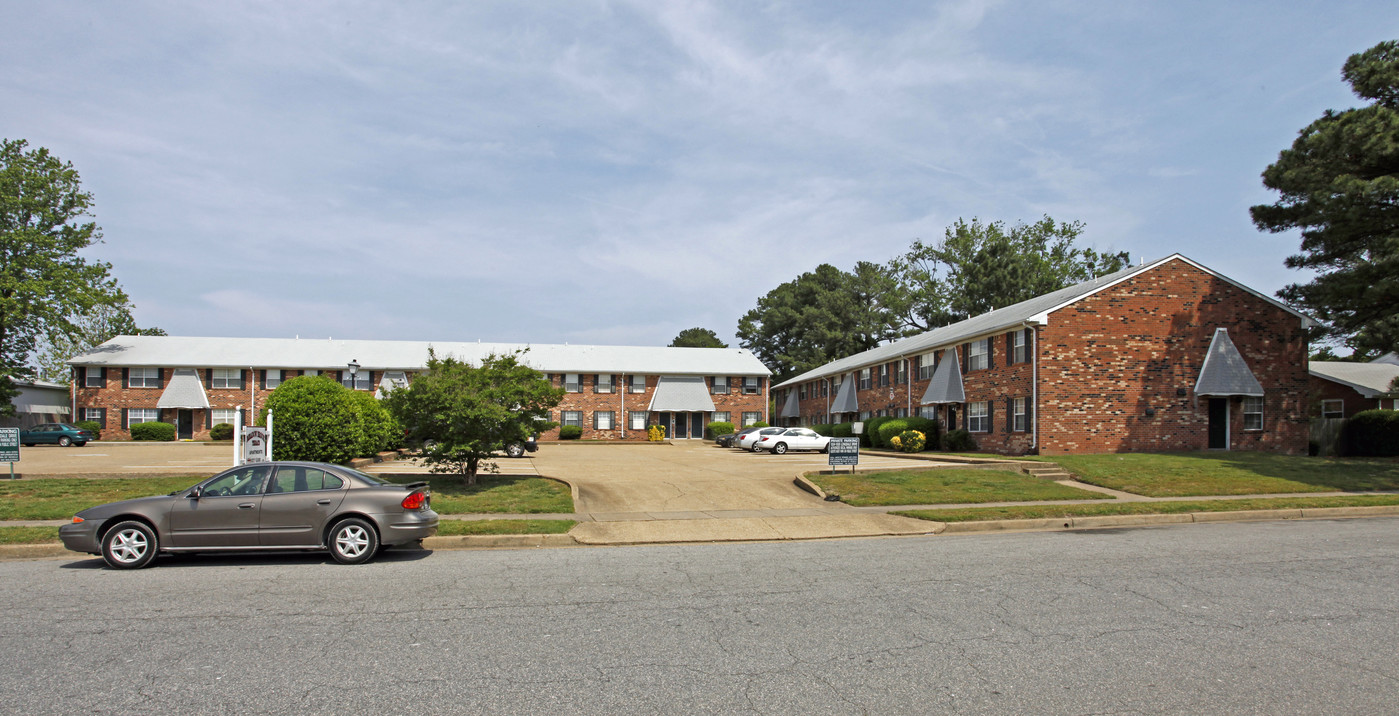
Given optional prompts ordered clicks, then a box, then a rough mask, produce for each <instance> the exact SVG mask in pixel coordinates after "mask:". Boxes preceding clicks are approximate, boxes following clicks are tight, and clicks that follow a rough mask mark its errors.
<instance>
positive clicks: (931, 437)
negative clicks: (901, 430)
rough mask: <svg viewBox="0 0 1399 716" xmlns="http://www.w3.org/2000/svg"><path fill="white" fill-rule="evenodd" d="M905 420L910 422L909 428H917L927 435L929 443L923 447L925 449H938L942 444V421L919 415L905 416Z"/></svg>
mask: <svg viewBox="0 0 1399 716" xmlns="http://www.w3.org/2000/svg"><path fill="white" fill-rule="evenodd" d="M903 421H904V422H905V423H908V429H909V430H917V431H918V432H920V433H923V435H924V436H925V437H926V439H927V445H925V446H924V447H923V449H924V450H936V449H938V446H939V445H942V423H940V422H938V421H936V420H933V419H932V418H924V417H921V416H917V415H915V416H912V417H908V418H904V419H903Z"/></svg>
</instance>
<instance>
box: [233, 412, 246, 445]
mask: <svg viewBox="0 0 1399 716" xmlns="http://www.w3.org/2000/svg"><path fill="white" fill-rule="evenodd" d="M238 414H239V415H241V416H243V427H245V428H246V427H248V409H247V408H239V409H238ZM234 439H238V436H234Z"/></svg>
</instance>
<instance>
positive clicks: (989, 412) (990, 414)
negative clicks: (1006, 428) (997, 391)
mask: <svg viewBox="0 0 1399 716" xmlns="http://www.w3.org/2000/svg"><path fill="white" fill-rule="evenodd" d="M986 432H988V433H993V432H996V401H994V400H988V401H986Z"/></svg>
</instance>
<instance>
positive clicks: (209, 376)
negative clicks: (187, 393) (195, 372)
mask: <svg viewBox="0 0 1399 716" xmlns="http://www.w3.org/2000/svg"><path fill="white" fill-rule="evenodd" d="M204 387H205V388H208V389H213V387H214V369H213V368H205V369H204Z"/></svg>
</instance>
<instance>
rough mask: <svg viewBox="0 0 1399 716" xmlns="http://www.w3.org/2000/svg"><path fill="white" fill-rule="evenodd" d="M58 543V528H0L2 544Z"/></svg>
mask: <svg viewBox="0 0 1399 716" xmlns="http://www.w3.org/2000/svg"><path fill="white" fill-rule="evenodd" d="M57 541H58V528H57V527H0V544H43V543H45V542H57Z"/></svg>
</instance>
